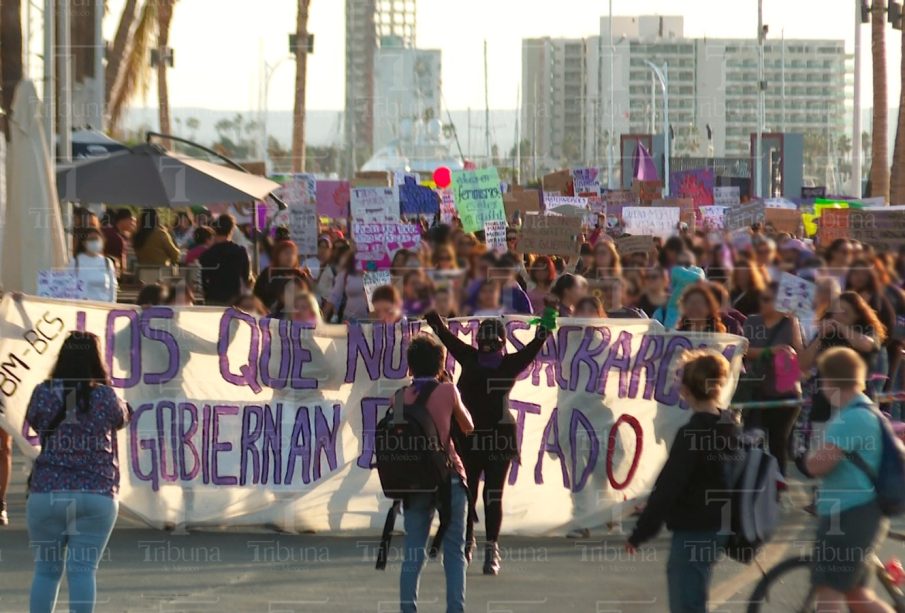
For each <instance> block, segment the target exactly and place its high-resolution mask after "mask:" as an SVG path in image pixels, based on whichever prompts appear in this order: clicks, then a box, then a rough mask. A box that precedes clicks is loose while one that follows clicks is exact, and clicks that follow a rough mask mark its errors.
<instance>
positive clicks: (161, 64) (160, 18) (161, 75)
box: [157, 0, 176, 134]
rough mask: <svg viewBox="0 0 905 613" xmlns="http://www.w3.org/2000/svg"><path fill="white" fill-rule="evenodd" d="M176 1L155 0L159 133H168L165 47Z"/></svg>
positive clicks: (168, 92) (168, 98)
mask: <svg viewBox="0 0 905 613" xmlns="http://www.w3.org/2000/svg"><path fill="white" fill-rule="evenodd" d="M175 3H176V0H157V113H158V116H159V118H160V131H161V132H162V133H163V134H169V133H170V90H169V88H168V87H167V56H168V53H167V47H168V46H169V44H168V43H169V42H170V23H172V21H173V5H174V4H175Z"/></svg>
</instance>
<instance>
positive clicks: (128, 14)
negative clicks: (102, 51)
mask: <svg viewBox="0 0 905 613" xmlns="http://www.w3.org/2000/svg"><path fill="white" fill-rule="evenodd" d="M137 7H138V0H126V3H125V4H124V5H123V12H122V15H120V17H119V25H118V26H117V28H116V35H115V36H114V37H113V45H112V46H111V47H110V54H109V55H108V56H107V67H106V69H105V70H104V89H105V92H104V93H105V96H104V99H105V100H106V101H107V104H110V99H111V98H112V96H113V90H114V87H115V86H116V83H117V80H120V81H121V80H122V77H123V74H122V71H121V70H120V67H121V66H122V65H123V63H124V62H123V60H124V59H125V55H126V48H127V47H128V46H129V36H130V34H132V27H133V26H134V25H135V19H136V17H137V15H138V13H137V11H136V10H135V9H136V8H137Z"/></svg>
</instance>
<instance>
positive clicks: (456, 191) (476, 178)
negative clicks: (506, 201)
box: [452, 168, 506, 232]
mask: <svg viewBox="0 0 905 613" xmlns="http://www.w3.org/2000/svg"><path fill="white" fill-rule="evenodd" d="M452 188H453V195H454V197H455V200H456V210H457V211H459V219H461V220H462V228H463V229H464V230H465V231H466V232H477V231H478V230H483V229H484V222H485V221H492V220H496V219H504V220H505V219H506V210H505V209H504V208H503V195H502V193H501V192H500V175H499V174H498V173H497V170H496V168H483V169H481V170H456V171H453V173H452Z"/></svg>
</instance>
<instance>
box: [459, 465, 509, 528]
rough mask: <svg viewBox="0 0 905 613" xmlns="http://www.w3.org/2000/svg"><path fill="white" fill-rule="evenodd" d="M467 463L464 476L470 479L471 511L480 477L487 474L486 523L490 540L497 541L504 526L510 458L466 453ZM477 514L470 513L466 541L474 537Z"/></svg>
mask: <svg viewBox="0 0 905 613" xmlns="http://www.w3.org/2000/svg"><path fill="white" fill-rule="evenodd" d="M462 462H463V463H464V464H465V476H466V477H467V478H468V494H469V496H470V498H471V504H472V508H474V506H475V505H477V502H478V486H479V485H480V483H481V474H482V473H483V474H484V524H485V527H486V530H487V540H488V541H496V540H497V539H499V537H500V526H502V525H503V487H504V486H505V485H506V476H507V475H508V474H509V463H510V460H509V459H508V458H505V459H500V458H499V457H494V456H493V455H491V454H483V453H482V454H478V453H475V454H466V455H465V456H463V458H462ZM474 519H475V518H474V512H469V513H468V526H467V528H466V530H465V542H468V541H470V540H471V538H472V536H473V535H474Z"/></svg>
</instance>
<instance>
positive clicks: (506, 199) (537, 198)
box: [503, 189, 541, 219]
mask: <svg viewBox="0 0 905 613" xmlns="http://www.w3.org/2000/svg"><path fill="white" fill-rule="evenodd" d="M503 206H504V207H505V209H506V219H511V218H512V215H513V214H514V213H515V212H516V211H519V212H520V213H521V214H522V215H524V214H525V213H537V212H538V211H540V209H541V195H540V192H539V191H538V190H536V189H522V190H516V191H512V192H509V193H508V194H503Z"/></svg>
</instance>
